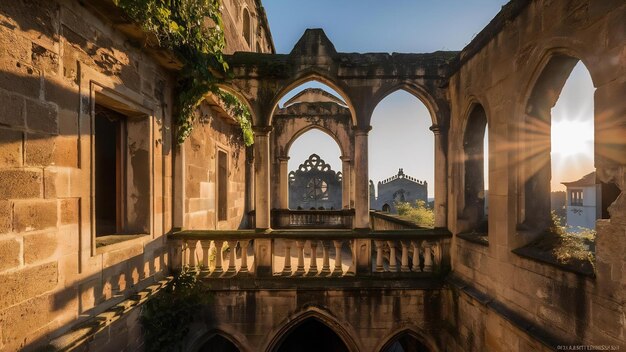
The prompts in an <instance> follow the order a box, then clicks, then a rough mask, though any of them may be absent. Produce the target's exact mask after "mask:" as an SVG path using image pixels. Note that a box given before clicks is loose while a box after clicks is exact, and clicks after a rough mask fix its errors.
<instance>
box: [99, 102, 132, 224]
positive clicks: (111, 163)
mask: <svg viewBox="0 0 626 352" xmlns="http://www.w3.org/2000/svg"><path fill="white" fill-rule="evenodd" d="M125 126H126V116H124V115H122V114H120V113H118V112H116V111H113V110H111V109H108V108H106V107H104V106H101V105H98V104H96V106H95V134H94V139H95V143H94V144H95V146H94V148H95V153H94V163H95V165H94V166H95V187H94V188H95V213H96V236H103V235H111V234H115V233H119V232H120V231H121V229H122V226H123V224H122V220H123V219H122V214H123V209H122V206H123V203H122V200H123V196H122V195H123V193H124V190H123V185H124V182H123V173H124V170H123V153H122V151H123V148H122V143H123V141H124V138H123V135H124V133H125Z"/></svg>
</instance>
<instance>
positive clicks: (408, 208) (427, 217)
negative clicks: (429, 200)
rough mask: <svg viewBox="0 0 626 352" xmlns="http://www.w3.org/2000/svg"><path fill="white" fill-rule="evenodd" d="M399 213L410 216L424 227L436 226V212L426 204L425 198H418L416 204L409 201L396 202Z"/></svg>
mask: <svg viewBox="0 0 626 352" xmlns="http://www.w3.org/2000/svg"><path fill="white" fill-rule="evenodd" d="M396 209H398V215H401V216H404V217H407V218H409V219H410V220H411V221H413V222H415V223H416V224H418V225H420V226H423V227H433V226H435V212H434V211H433V210H432V209H431V208H428V207H427V206H426V202H424V201H423V200H420V199H418V200H416V201H415V204H411V203H409V202H398V203H396Z"/></svg>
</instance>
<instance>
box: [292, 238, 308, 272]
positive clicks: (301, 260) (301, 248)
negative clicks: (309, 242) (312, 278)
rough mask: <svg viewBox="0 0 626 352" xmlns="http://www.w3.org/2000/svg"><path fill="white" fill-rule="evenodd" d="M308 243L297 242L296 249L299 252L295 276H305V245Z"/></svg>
mask: <svg viewBox="0 0 626 352" xmlns="http://www.w3.org/2000/svg"><path fill="white" fill-rule="evenodd" d="M305 243H306V241H296V248H297V250H298V267H297V268H296V272H295V273H294V276H302V275H304V244H305Z"/></svg>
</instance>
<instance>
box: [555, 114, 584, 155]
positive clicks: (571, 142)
mask: <svg viewBox="0 0 626 352" xmlns="http://www.w3.org/2000/svg"><path fill="white" fill-rule="evenodd" d="M592 141H593V125H591V126H589V123H585V122H580V121H558V122H553V123H552V153H553V154H556V155H559V156H562V157H573V156H582V155H584V154H589V151H590V150H589V143H590V142H592Z"/></svg>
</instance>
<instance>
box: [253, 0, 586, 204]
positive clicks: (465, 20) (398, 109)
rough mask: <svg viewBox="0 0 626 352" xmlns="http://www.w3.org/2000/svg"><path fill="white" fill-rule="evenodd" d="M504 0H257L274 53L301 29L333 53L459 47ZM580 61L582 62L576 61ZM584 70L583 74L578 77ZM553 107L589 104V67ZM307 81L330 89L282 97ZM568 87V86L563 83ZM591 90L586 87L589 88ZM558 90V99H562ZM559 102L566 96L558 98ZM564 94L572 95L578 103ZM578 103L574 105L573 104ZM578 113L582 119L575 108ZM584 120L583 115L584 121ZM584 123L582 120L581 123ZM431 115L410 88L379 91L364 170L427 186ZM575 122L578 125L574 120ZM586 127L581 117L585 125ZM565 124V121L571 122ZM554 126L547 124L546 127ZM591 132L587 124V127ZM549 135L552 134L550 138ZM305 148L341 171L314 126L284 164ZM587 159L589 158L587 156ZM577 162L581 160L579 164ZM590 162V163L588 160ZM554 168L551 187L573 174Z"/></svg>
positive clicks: (565, 109) (335, 153) (562, 113)
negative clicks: (315, 32) (317, 34)
mask: <svg viewBox="0 0 626 352" xmlns="http://www.w3.org/2000/svg"><path fill="white" fill-rule="evenodd" d="M506 2H507V1H505V0H464V1H462V0H437V1H435V0H432V1H426V0H393V1H381V0H377V1H373V0H315V1H312V0H264V1H263V5H264V7H265V9H266V12H267V16H268V20H269V24H270V28H271V31H272V36H273V39H274V44H275V46H276V51H277V53H288V52H289V51H291V49H292V48H293V46H294V45H295V43H296V42H297V41H298V39H299V38H300V37H301V36H302V33H303V32H304V30H305V29H307V28H322V29H324V31H325V32H326V35H327V36H328V37H329V39H330V40H331V41H332V42H333V43H334V45H335V48H336V49H337V51H340V52H414V53H421V52H432V51H437V50H461V49H462V48H463V47H464V46H465V45H466V44H468V43H469V42H470V41H471V40H472V38H473V37H474V36H475V35H476V34H477V33H478V32H480V30H481V29H482V28H484V27H485V26H486V25H487V24H488V23H489V21H490V20H491V19H492V18H493V17H494V16H495V15H496V14H497V13H498V11H499V10H500V8H501V7H502V6H503V5H504V4H505V3H506ZM581 66H582V65H581ZM585 75H587V78H585ZM568 82H574V83H568V86H569V85H572V86H573V87H572V88H568V89H564V91H563V95H562V96H561V99H559V103H557V107H556V108H555V110H554V122H557V121H564V120H567V119H569V118H570V117H568V116H570V115H572V114H573V113H572V112H573V111H574V110H575V111H577V112H578V111H579V110H580V111H583V110H584V111H588V110H589V106H591V111H593V89H592V88H588V87H587V88H585V89H578V88H579V84H582V85H584V84H588V83H589V82H588V74H587V73H586V72H585V70H584V67H582V69H580V68H579V69H577V70H575V72H574V74H573V75H572V77H571V78H570V80H568ZM306 87H322V88H325V89H326V90H329V91H331V92H332V90H330V88H328V87H326V86H324V85H322V84H320V83H317V82H313V83H308V84H305V85H303V86H300V87H298V88H296V89H294V90H293V91H291V92H290V93H288V94H287V95H286V96H285V98H283V100H282V101H285V100H286V99H288V98H289V97H291V96H293V94H296V93H297V92H298V91H300V90H302V89H304V88H306ZM566 88H567V87H566ZM590 89H591V90H590ZM563 97H565V98H563ZM564 101H566V102H564ZM567 101H576V104H579V105H580V106H582V107H584V108H580V109H579V108H577V107H576V105H575V104H569V103H567ZM576 109H579V110H576ZM575 115H576V116H578V117H576V118H577V119H581V120H584V119H585V117H584V116H582V115H581V114H578V113H577V114H575ZM587 121H588V122H589V120H587ZM588 122H587V123H588ZM430 124H431V122H430V116H429V115H428V111H427V110H426V108H425V107H424V105H423V104H422V103H421V102H420V101H419V100H418V99H417V98H415V97H413V96H412V95H410V94H408V93H406V92H404V91H398V92H395V93H393V94H391V95H389V96H388V97H387V98H385V99H384V100H383V101H382V102H381V103H380V104H379V105H378V106H377V108H376V110H375V111H374V115H373V116H372V131H371V132H370V135H369V159H370V169H369V177H370V179H372V180H373V181H374V182H375V183H376V182H378V181H380V180H382V179H385V178H387V177H390V176H392V175H394V174H396V173H397V172H398V169H399V168H403V169H404V171H405V173H406V174H409V175H411V176H413V177H416V178H418V179H420V180H426V181H427V182H428V184H429V190H428V192H429V197H432V196H433V186H434V159H433V154H434V152H433V151H434V146H433V144H434V140H433V134H432V132H430V131H429V130H428V127H429V126H430ZM581 126H582V125H581ZM585 126H587V127H585V128H586V129H587V131H589V129H588V126H589V125H588V124H587V125H585ZM570 127H571V126H570ZM553 128H554V126H553ZM590 131H591V133H593V128H591V130H590ZM555 143H558V141H557V142H555V141H554V140H553V145H554V144H555ZM311 153H317V154H319V155H320V156H321V157H322V158H323V159H325V160H326V162H328V163H330V164H331V166H332V167H333V169H335V170H337V171H339V170H341V161H340V159H339V155H340V153H339V148H338V146H337V145H336V143H335V142H334V141H333V140H332V139H331V138H330V137H329V136H327V135H325V134H324V133H322V132H319V131H317V130H312V131H310V132H308V133H305V134H303V135H302V136H301V137H300V138H299V139H298V140H296V141H295V142H294V144H293V145H292V147H291V150H290V157H291V158H290V160H289V169H290V170H293V169H295V168H297V166H298V165H299V164H300V163H302V162H303V161H304V160H306V158H308V156H309V155H310V154H311ZM553 159H558V160H557V161H556V162H555V160H553V166H563V165H570V166H571V165H572V162H573V161H572V159H571V158H570V160H569V162H566V160H565V158H563V157H560V158H559V157H558V156H557V157H556V158H555V157H553ZM587 159H589V160H592V155H590V156H589V157H588V158H587ZM581 165H582V164H581ZM591 167H592V166H591ZM578 169H580V170H578V174H580V176H582V175H584V174H585V173H587V172H589V171H590V170H589V167H588V163H585V164H584V165H583V166H580V167H579V168H578ZM578 174H576V175H574V174H571V173H569V174H567V176H564V174H563V173H562V172H561V173H559V170H553V188H554V187H556V188H559V184H560V182H561V181H570V179H571V178H574V177H577V175H578Z"/></svg>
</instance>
